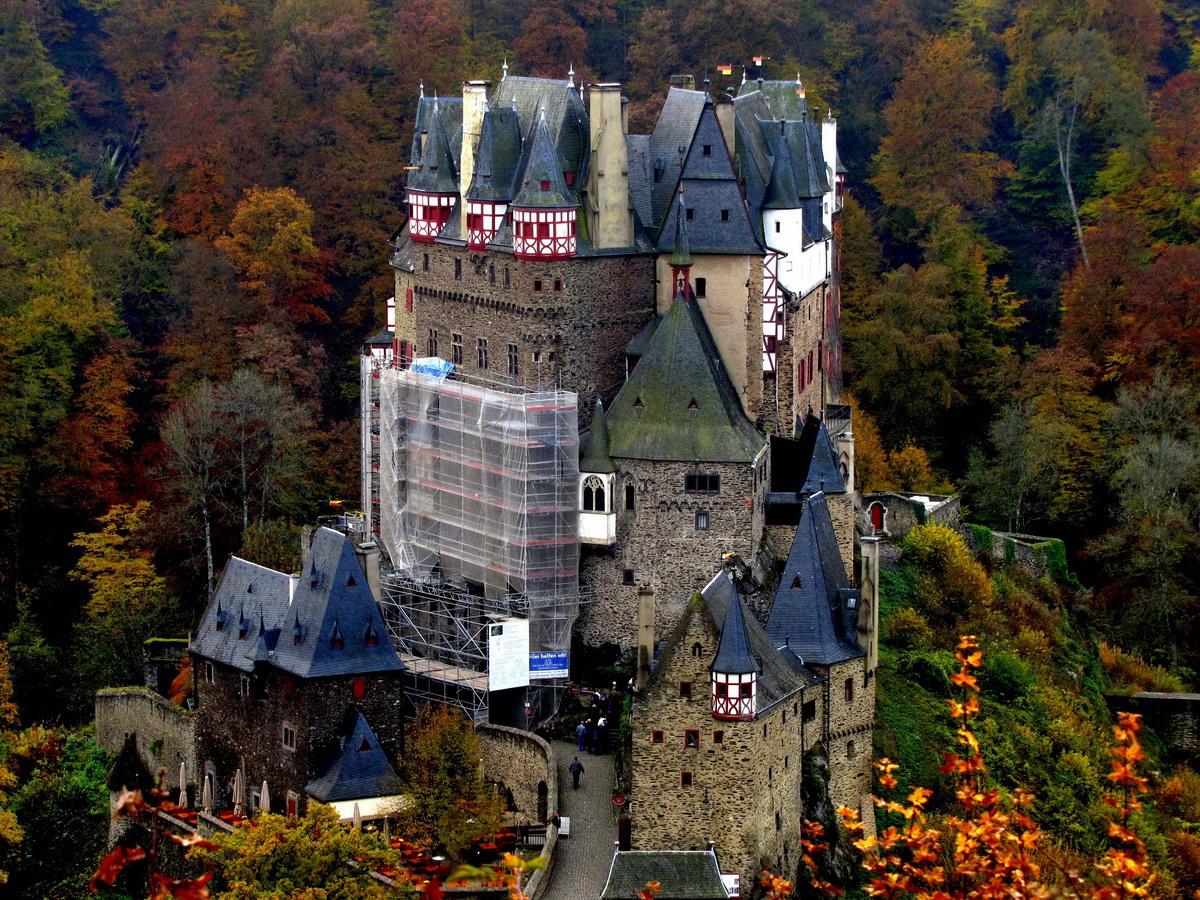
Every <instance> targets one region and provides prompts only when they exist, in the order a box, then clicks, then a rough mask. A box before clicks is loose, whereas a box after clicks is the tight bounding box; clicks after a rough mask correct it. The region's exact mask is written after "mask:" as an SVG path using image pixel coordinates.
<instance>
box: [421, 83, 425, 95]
mask: <svg viewBox="0 0 1200 900" xmlns="http://www.w3.org/2000/svg"><path fill="white" fill-rule="evenodd" d="M421 99H422V100H424V99H425V79H424V78H422V79H421Z"/></svg>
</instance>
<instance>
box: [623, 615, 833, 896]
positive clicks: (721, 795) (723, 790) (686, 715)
mask: <svg viewBox="0 0 1200 900" xmlns="http://www.w3.org/2000/svg"><path fill="white" fill-rule="evenodd" d="M717 643H718V638H717V635H716V632H715V630H714V629H713V628H712V627H711V626H710V625H709V624H708V619H707V612H706V611H702V610H697V611H696V612H695V613H694V614H693V615H692V617H691V620H690V621H689V623H688V627H687V629H686V630H685V631H684V632H683V633H681V634H679V635H677V637H676V639H675V641H674V643H673V646H672V649H671V650H669V651H668V653H667V656H666V657H665V658H664V659H663V661H662V663H661V664H660V667H659V671H658V673H657V674H656V676H655V678H654V680H653V682H652V683H651V686H650V687H649V689H648V690H647V691H646V692H645V693H644V694H643V695H642V696H640V697H638V698H637V699H635V701H634V706H633V755H632V770H633V787H632V805H631V809H630V813H631V818H632V820H633V821H632V825H633V847H634V849H637V850H664V849H682V850H702V849H705V848H707V846H708V842H709V841H713V842H715V843H716V850H717V855H718V857H719V858H720V859H721V861H722V868H724V869H726V870H727V871H735V872H739V873H741V876H742V879H743V883H745V884H753V883H754V879H755V878H756V877H757V875H758V873H759V872H760V871H761V870H762V869H763V868H765V867H770V868H773V869H775V870H776V871H788V870H790V868H791V867H792V866H794V865H795V862H796V858H797V856H796V854H797V853H798V848H799V828H800V820H801V805H800V783H801V769H802V765H801V757H802V755H803V748H811V747H813V746H814V745H815V744H816V743H817V741H818V740H820V737H821V727H820V722H821V717H822V709H821V694H822V692H823V691H822V687H821V685H817V686H815V687H812V688H810V689H807V690H805V691H803V692H800V691H797V692H796V693H795V694H794V695H792V696H790V697H787V698H784V699H783V700H782V701H781V702H779V703H777V704H776V705H775V706H774V707H772V708H770V709H768V710H765V711H760V715H759V717H758V718H757V719H756V720H755V721H751V722H728V721H722V720H719V719H715V718H714V717H713V716H712V713H711V705H710V690H711V687H710V684H711V682H710V673H709V664H710V663H711V661H712V659H713V657H714V656H715V654H716V649H717ZM696 645H699V648H700V649H699V652H698V653H695V654H693V650H694V648H695V646H696ZM681 682H690V683H691V685H692V697H691V699H686V698H684V697H682V696H681V695H680V688H679V685H680V683H681ZM806 700H811V701H813V702H814V704H815V706H814V714H813V717H812V718H811V719H809V720H807V721H806V720H805V718H804V715H803V711H802V710H803V704H804V702H805V701H806ZM688 729H694V730H696V731H698V732H699V746H698V747H688V746H687V745H686V743H685V733H686V731H687V730H688ZM656 731H661V732H662V741H661V742H655V739H654V738H655V732H656ZM718 733H719V734H720V738H721V739H720V741H719V742H718V741H717V740H715V737H716V735H717V734H718ZM684 772H690V773H691V775H692V779H693V781H692V785H691V787H684V786H683V782H682V773H684Z"/></svg>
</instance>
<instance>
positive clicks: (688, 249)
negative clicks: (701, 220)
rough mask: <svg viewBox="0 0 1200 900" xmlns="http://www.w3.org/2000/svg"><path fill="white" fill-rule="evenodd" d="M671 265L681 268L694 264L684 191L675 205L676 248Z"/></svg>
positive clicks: (672, 253)
mask: <svg viewBox="0 0 1200 900" xmlns="http://www.w3.org/2000/svg"><path fill="white" fill-rule="evenodd" d="M669 264H670V265H672V266H679V267H683V266H690V265H691V264H692V245H691V242H690V241H689V240H688V229H687V220H686V219H685V218H684V213H683V191H680V192H679V202H678V203H676V204H675V247H674V249H673V251H672V252H671V259H670V262H669Z"/></svg>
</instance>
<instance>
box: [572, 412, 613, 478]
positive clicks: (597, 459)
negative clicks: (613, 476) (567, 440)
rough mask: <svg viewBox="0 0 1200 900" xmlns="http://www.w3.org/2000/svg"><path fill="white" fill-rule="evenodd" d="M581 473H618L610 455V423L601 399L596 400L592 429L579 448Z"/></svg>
mask: <svg viewBox="0 0 1200 900" xmlns="http://www.w3.org/2000/svg"><path fill="white" fill-rule="evenodd" d="M579 471H580V472H585V473H601V474H605V475H607V474H608V473H609V472H615V471H616V467H615V466H613V461H612V458H611V457H609V455H608V421H607V416H606V415H605V413H604V404H603V403H601V402H600V400H599V399H597V400H596V411H595V413H593V414H592V427H591V429H590V430H589V431H588V434H587V437H586V438H584V439H583V444H582V446H581V447H580V448H579Z"/></svg>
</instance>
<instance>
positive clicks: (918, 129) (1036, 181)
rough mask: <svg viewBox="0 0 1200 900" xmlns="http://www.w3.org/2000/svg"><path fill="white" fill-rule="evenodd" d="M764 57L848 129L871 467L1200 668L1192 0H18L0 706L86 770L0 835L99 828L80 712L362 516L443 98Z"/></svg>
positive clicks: (12, 77) (706, 70) (861, 454)
mask: <svg viewBox="0 0 1200 900" xmlns="http://www.w3.org/2000/svg"><path fill="white" fill-rule="evenodd" d="M755 56H762V57H765V60H764V63H763V72H764V73H765V75H766V77H769V78H791V77H796V76H797V74H798V77H800V78H801V79H803V81H804V83H805V85H806V87H807V93H808V101H809V104H810V106H812V107H816V108H817V109H819V110H820V111H821V112H822V114H823V113H824V111H825V110H827V109H828V110H832V112H833V113H834V114H835V115H836V116H837V117H838V120H839V144H840V155H841V160H842V162H843V164H844V165H845V167H846V169H847V170H848V176H847V180H848V184H849V193H850V197H849V198H848V199H847V201H846V206H845V211H844V213H843V224H842V229H843V230H842V235H841V236H842V246H841V253H842V272H843V275H842V291H843V297H842V303H843V311H844V336H845V360H846V365H847V377H846V381H847V385H846V386H847V390H848V392H849V393H850V394H851V395H852V398H853V403H854V405H855V409H856V412H855V416H856V418H855V429H854V430H855V434H856V439H857V464H858V467H859V469H858V481H859V485H858V486H859V488H860V489H865V490H873V489H899V490H914V491H937V492H951V491H953V492H957V493H961V495H962V496H963V503H964V508H965V509H966V510H967V517H968V518H969V520H970V521H971V522H976V523H979V524H980V525H983V526H987V527H988V528H992V529H995V530H998V531H1012V532H1024V533H1032V534H1037V535H1044V536H1048V537H1057V538H1061V539H1062V540H1063V541H1064V542H1065V546H1066V551H1067V553H1066V556H1067V560H1066V562H1067V563H1068V565H1069V568H1070V573H1071V574H1070V578H1071V580H1072V584H1073V588H1072V590H1071V592H1070V600H1069V601H1065V600H1064V602H1069V604H1070V605H1071V615H1072V617H1074V621H1076V622H1077V623H1079V625H1078V627H1079V628H1081V629H1084V630H1085V631H1086V633H1087V635H1088V640H1091V641H1093V642H1095V641H1099V640H1103V641H1104V642H1105V644H1104V646H1105V647H1109V648H1111V649H1110V650H1109V652H1110V653H1120V654H1123V656H1122V657H1121V658H1122V659H1124V660H1126V661H1127V662H1128V666H1138V665H1140V666H1145V667H1147V669H1149V667H1158V668H1156V669H1154V671H1157V672H1160V673H1162V677H1164V678H1167V677H1169V678H1171V679H1174V682H1173V683H1177V684H1179V685H1181V686H1182V685H1187V684H1193V683H1194V682H1195V681H1196V672H1197V671H1198V670H1200V650H1197V647H1198V646H1200V645H1198V644H1197V638H1198V637H1200V607H1198V599H1200V564H1198V563H1197V560H1198V559H1200V538H1198V535H1200V529H1198V528H1197V525H1198V520H1200V374H1198V373H1200V11H1198V10H1197V8H1196V6H1195V4H1193V3H1190V2H1188V0H845V2H838V3H835V2H831V0H788V2H783V3H779V2H770V0H736V2H734V3H733V4H732V5H731V4H728V3H715V2H713V0H655V2H649V0H544V2H540V3H534V2H532V0H509V2H498V0H425V2H414V0H242V2H234V0H187V2H184V0H53V2H52V0H0V317H2V320H3V321H2V324H0V378H2V379H3V383H4V390H3V392H0V632H2V633H4V634H6V636H7V646H8V657H9V658H8V660H7V661H5V662H4V664H3V668H5V669H7V670H8V671H7V672H5V673H4V675H5V680H7V679H8V678H11V682H12V697H13V702H12V703H11V704H7V705H5V706H3V707H2V708H0V718H3V719H4V722H3V727H4V728H5V729H9V730H11V731H13V732H14V733H15V730H16V729H18V728H21V727H26V726H32V725H35V724H36V725H39V726H44V727H45V729H49V730H50V731H47V734H50V733H52V734H54V735H57V737H55V738H54V740H58V741H59V742H60V746H59V751H60V755H61V756H62V758H63V759H66V760H68V761H69V765H68V763H66V762H64V763H62V765H60V766H59V767H58V768H55V769H54V770H53V771H50V770H49V769H47V770H46V771H44V772H43V771H42V769H39V768H38V767H37V765H36V764H35V762H34V761H35V760H36V759H37V758H38V757H37V754H38V753H39V752H41V751H39V750H38V746H39V745H38V744H37V740H36V739H35V738H23V739H22V740H24V741H25V742H26V743H25V744H22V745H21V747H19V748H17V749H10V751H8V752H9V753H10V754H14V755H13V759H14V760H15V762H13V761H11V760H10V768H13V769H14V771H16V772H17V773H18V775H19V776H20V777H19V778H16V779H15V780H14V781H13V784H9V780H8V779H5V780H2V781H0V794H4V792H6V791H8V792H9V793H8V794H7V795H4V796H3V797H0V806H2V807H4V809H5V812H4V813H3V817H0V839H4V838H5V831H6V829H10V828H12V827H15V826H14V824H13V823H14V822H15V821H17V820H20V819H21V818H22V816H24V813H23V812H22V810H23V809H25V810H28V809H30V808H32V807H33V806H34V805H38V806H39V808H40V809H43V810H44V809H47V808H49V807H48V806H47V804H46V802H45V798H46V797H48V796H53V797H56V798H58V799H57V800H56V803H57V804H58V805H57V806H56V807H54V808H55V809H56V810H58V811H57V812H55V813H54V815H61V816H62V817H64V819H65V818H67V817H69V816H75V815H96V814H97V813H96V809H95V801H94V797H93V796H92V795H90V794H87V793H86V791H84V790H83V789H82V788H81V787H80V784H81V783H82V782H84V781H86V780H87V779H88V778H91V779H92V780H93V781H94V780H95V778H96V777H98V776H97V775H96V773H97V772H98V771H99V768H98V767H101V765H102V763H101V760H100V757H99V755H98V751H96V750H95V748H94V745H88V744H87V743H86V741H85V739H84V738H82V737H80V736H79V735H78V734H76V733H75V732H73V731H71V730H70V729H72V728H74V727H75V726H78V725H79V724H81V723H83V722H85V721H86V720H87V719H88V718H89V717H90V714H91V704H92V697H93V695H94V692H95V690H96V688H97V687H99V686H102V685H108V684H123V683H131V682H138V681H140V680H141V666H142V661H141V647H142V643H143V641H144V640H145V639H146V638H147V637H150V636H153V635H158V636H184V635H186V634H188V632H189V629H190V628H193V627H194V625H195V623H196V621H197V619H198V616H199V614H200V613H201V611H202V610H203V607H204V604H205V602H206V600H207V598H208V594H209V590H210V589H211V586H212V584H213V582H214V579H215V577H216V576H217V575H219V572H220V566H221V564H222V562H223V560H225V559H226V558H227V557H228V555H229V554H230V553H234V552H238V553H240V554H241V555H243V556H246V557H247V558H249V559H252V560H256V561H259V562H262V563H264V564H267V565H273V566H278V567H280V568H284V569H290V567H291V566H292V565H294V555H295V554H296V553H297V552H298V529H299V526H300V525H301V524H302V523H309V522H313V521H315V520H316V519H317V517H318V516H321V515H324V514H328V513H329V512H330V511H331V509H337V508H338V507H339V506H340V505H341V504H342V503H344V504H345V505H346V506H347V507H353V506H355V505H357V503H356V499H355V498H357V496H358V450H359V447H358V441H359V438H358V354H359V352H360V347H361V344H362V341H363V340H364V339H365V338H367V337H368V336H370V335H372V334H374V333H375V332H376V331H378V330H379V328H380V327H381V325H380V323H381V318H382V315H383V310H384V301H385V299H386V298H387V297H388V296H389V295H390V294H391V292H392V280H391V273H390V270H389V269H388V266H387V253H388V240H389V238H390V237H391V236H392V235H393V234H394V233H395V232H396V231H397V230H398V229H399V228H400V227H401V225H402V224H403V221H404V210H403V207H402V203H401V201H402V198H403V184H404V176H405V166H406V165H407V163H408V160H407V155H408V147H409V141H410V140H411V137H412V133H411V131H412V115H413V113H414V111H415V98H416V97H417V94H418V90H419V89H420V88H421V86H422V85H423V88H424V90H425V92H426V93H427V94H431V93H433V92H437V91H441V92H445V93H447V94H456V93H458V91H459V89H460V88H459V86H460V84H461V82H462V81H463V80H464V79H466V78H478V77H488V78H497V77H499V72H500V68H501V65H502V64H503V63H504V62H505V61H507V64H508V66H509V68H510V71H512V72H513V73H515V74H532V75H543V76H555V77H565V76H566V73H567V70H568V68H569V67H570V66H572V65H573V66H574V70H575V72H576V73H577V77H578V79H579V80H580V81H582V82H584V83H587V82H589V81H595V80H601V79H603V80H612V81H620V82H621V83H622V84H623V85H624V86H625V92H626V94H627V96H628V97H629V99H630V101H631V107H630V113H631V114H630V120H631V121H630V127H631V130H645V129H647V128H648V127H649V126H650V125H651V124H652V122H653V120H654V116H655V114H656V111H657V108H658V105H659V104H660V103H661V99H662V96H663V94H664V92H665V89H666V86H667V79H668V78H669V76H671V75H673V74H676V73H690V74H693V75H695V76H696V79H697V83H700V82H701V81H702V80H703V79H704V78H705V77H706V76H707V77H709V78H711V79H712V84H711V88H712V90H714V91H715V90H727V89H728V90H736V84H737V82H738V81H739V80H740V77H741V71H742V66H743V65H747V64H750V61H751V59H752V58H753V57H755ZM723 65H730V66H733V72H734V74H733V75H732V76H727V75H722V74H720V73H719V70H718V66H723ZM914 577H915V576H914ZM1064 596H1066V594H1064ZM1043 599H1045V598H1043ZM910 612H911V610H910ZM935 624H936V623H935ZM955 624H956V625H957V624H959V623H955ZM961 624H964V625H967V626H971V625H972V624H973V623H969V622H968V623H961ZM908 625H909V626H910V629H911V628H912V627H916V626H914V625H913V623H912V621H911V620H910V621H909V622H908ZM979 627H980V626H978V625H974V628H975V630H979ZM917 630H918V631H920V628H917ZM964 630H965V629H964ZM896 634H897V635H898V634H900V630H899V629H898V630H897V631H896ZM1047 658H1049V657H1047ZM885 724H886V723H885ZM54 729H58V730H54ZM25 734H28V733H27V732H26V733H25ZM30 742H32V743H30ZM62 742H66V743H65V744H64V743H62ZM63 747H65V748H66V749H65V750H64V749H62V748H63ZM22 754H25V755H24V756H22ZM35 772H41V773H42V774H41V775H38V776H37V777H34V775H32V774H31V773H35ZM64 773H67V774H64ZM89 773H90V774H89ZM1193 777H1194V776H1193ZM39 778H40V779H41V780H40V781H39V780H38V779H39ZM14 785H16V786H15V787H14ZM1192 789H1193V790H1195V791H1196V792H1198V796H1200V788H1196V786H1195V785H1192ZM38 798H41V799H38ZM1197 802H1200V800H1198V801H1197ZM106 809H107V808H106V807H105V811H104V812H103V813H102V814H106ZM14 816H15V818H13V817H14ZM43 818H44V816H43ZM29 821H31V822H32V823H33V824H32V825H30V826H26V831H27V838H26V839H27V840H32V841H36V840H39V838H38V837H37V835H38V834H39V832H38V831H37V829H38V828H42V829H44V832H45V834H52V833H54V822H52V821H41V820H39V819H37V818H36V817H34V818H33V819H30V820H29ZM30 828H32V831H31V830H30ZM1050 830H1051V831H1052V832H1053V831H1054V829H1053V827H1051V828H1050ZM1054 833H1055V834H1059V833H1058V832H1054ZM1194 844H1195V849H1196V859H1197V865H1196V867H1195V869H1196V875H1197V878H1198V880H1200V841H1194ZM95 849H96V848H95V847H90V846H89V847H80V848H76V849H75V850H73V851H71V852H76V853H78V854H79V859H80V860H83V861H84V862H81V863H80V864H79V865H78V866H76V867H75V869H77V870H78V871H83V870H84V869H86V868H87V866H86V864H85V863H86V860H87V859H89V858H91V857H89V856H88V854H89V853H94V851H95ZM1164 853H1165V851H1164ZM22 866H23V867H24V868H22ZM65 868H66V869H71V866H70V865H67V866H66V867H65ZM72 871H74V870H72ZM77 874H78V873H77V872H76V875H77ZM15 877H17V878H19V879H25V881H24V883H25V884H27V885H38V886H39V887H38V888H37V890H38V891H39V892H45V893H43V894H42V895H47V896H48V895H50V894H51V893H53V891H55V890H59V887H54V885H57V884H58V881H56V879H58V878H59V877H60V876H58V875H53V874H49V873H47V872H43V871H41V870H40V869H38V864H37V863H36V862H29V861H26V862H24V863H21V864H20V865H19V866H18V869H17V870H16V872H15ZM61 877H63V878H68V880H69V877H75V876H71V875H70V874H69V873H68V875H64V876H61ZM63 895H64V896H66V895H69V894H63Z"/></svg>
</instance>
